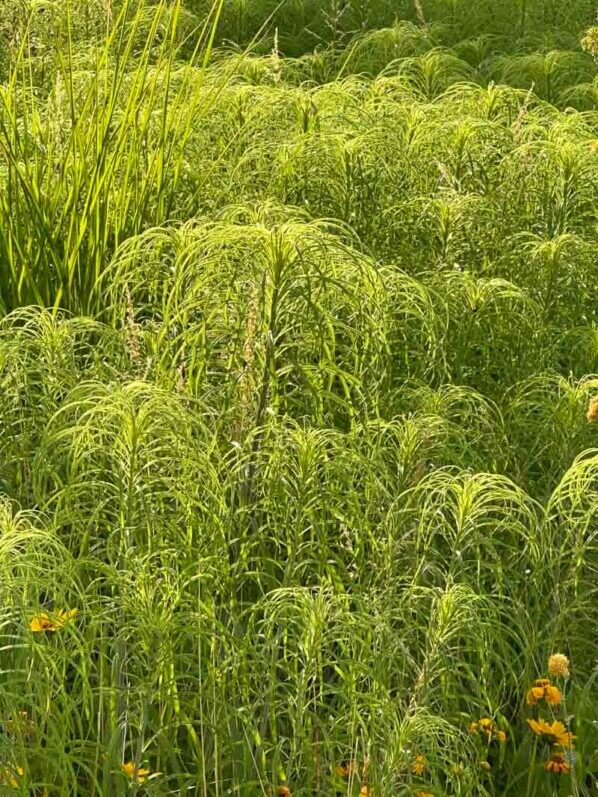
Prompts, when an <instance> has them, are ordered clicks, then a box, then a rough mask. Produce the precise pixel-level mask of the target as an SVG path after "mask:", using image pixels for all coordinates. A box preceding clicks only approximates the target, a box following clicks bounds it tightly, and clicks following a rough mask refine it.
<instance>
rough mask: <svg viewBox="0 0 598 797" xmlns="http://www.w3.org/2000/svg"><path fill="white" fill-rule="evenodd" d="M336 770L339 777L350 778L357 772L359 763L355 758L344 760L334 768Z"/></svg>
mask: <svg viewBox="0 0 598 797" xmlns="http://www.w3.org/2000/svg"><path fill="white" fill-rule="evenodd" d="M334 771H335V773H336V774H337V775H338V776H339V778H349V777H352V776H353V775H356V774H357V764H356V762H355V761H353V760H351V761H348V762H345V761H343V763H342V764H338V765H337V766H336V767H335V768H334Z"/></svg>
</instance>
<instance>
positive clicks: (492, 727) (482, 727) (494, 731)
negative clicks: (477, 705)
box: [469, 717, 507, 742]
mask: <svg viewBox="0 0 598 797" xmlns="http://www.w3.org/2000/svg"><path fill="white" fill-rule="evenodd" d="M469 730H470V731H471V732H472V733H477V732H478V731H482V733H485V734H486V736H487V737H488V739H489V740H490V739H495V740H496V741H497V742H506V741H507V734H506V733H505V732H504V731H501V730H500V729H499V728H498V726H497V725H496V723H495V722H494V721H493V720H491V719H490V717H482V719H481V720H479V721H478V722H472V723H471V724H470V726H469Z"/></svg>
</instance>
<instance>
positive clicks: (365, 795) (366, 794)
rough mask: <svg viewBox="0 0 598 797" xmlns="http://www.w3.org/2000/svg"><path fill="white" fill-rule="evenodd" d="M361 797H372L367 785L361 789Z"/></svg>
mask: <svg viewBox="0 0 598 797" xmlns="http://www.w3.org/2000/svg"><path fill="white" fill-rule="evenodd" d="M359 797H370V790H369V788H368V786H367V784H366V783H364V784H363V785H362V787H361V789H359Z"/></svg>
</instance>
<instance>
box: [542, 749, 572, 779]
mask: <svg viewBox="0 0 598 797" xmlns="http://www.w3.org/2000/svg"><path fill="white" fill-rule="evenodd" d="M544 769H545V770H547V771H548V772H554V773H555V774H556V775H561V774H562V773H563V772H564V773H567V772H571V766H570V765H569V764H568V763H567V761H566V760H565V756H564V755H563V754H562V753H553V754H552V755H551V756H550V758H549V759H548V761H545V762H544Z"/></svg>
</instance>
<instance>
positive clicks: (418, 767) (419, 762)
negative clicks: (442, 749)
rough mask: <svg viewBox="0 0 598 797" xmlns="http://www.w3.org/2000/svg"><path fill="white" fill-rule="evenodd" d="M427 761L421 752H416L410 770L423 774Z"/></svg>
mask: <svg viewBox="0 0 598 797" xmlns="http://www.w3.org/2000/svg"><path fill="white" fill-rule="evenodd" d="M427 763H428V762H427V761H426V758H425V756H423V755H422V754H421V753H418V754H417V755H416V756H415V761H414V762H413V766H412V767H411V771H412V772H413V774H414V775H423V774H424V772H425V771H426V764H427Z"/></svg>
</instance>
